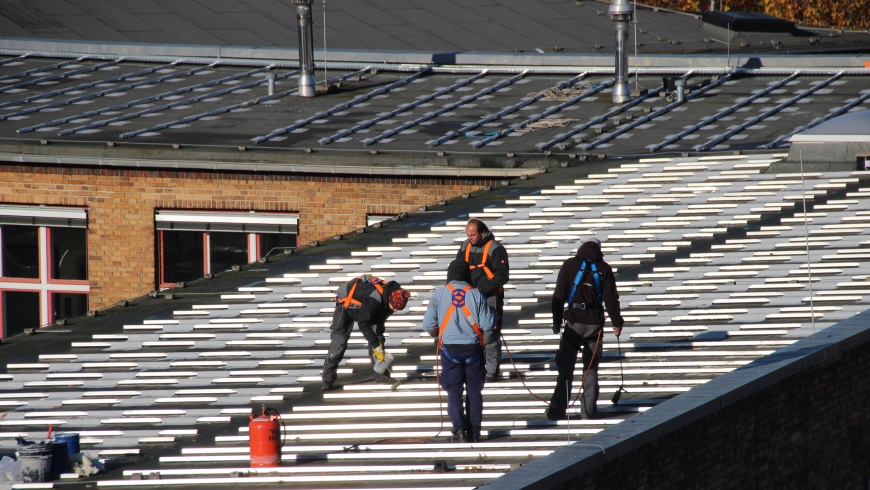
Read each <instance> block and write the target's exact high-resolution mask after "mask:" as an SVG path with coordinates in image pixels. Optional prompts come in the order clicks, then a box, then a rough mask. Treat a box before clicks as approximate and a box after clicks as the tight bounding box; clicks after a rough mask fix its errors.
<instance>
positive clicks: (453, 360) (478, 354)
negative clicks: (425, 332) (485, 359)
mask: <svg viewBox="0 0 870 490" xmlns="http://www.w3.org/2000/svg"><path fill="white" fill-rule="evenodd" d="M441 352H443V353H444V357H446V358H447V360H448V361H450V362H452V363H453V364H471V363H472V362H474V361H475V360H476V359H477V358H478V357H480V352H477V353H475V354H474V355H473V356H471V357H468V358H466V359H464V360H460V359H456V358H455V357H453V356H452V355H450V352H448V351H447V349H445V348H444V347H442V348H441Z"/></svg>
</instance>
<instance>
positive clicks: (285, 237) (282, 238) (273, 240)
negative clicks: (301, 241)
mask: <svg viewBox="0 0 870 490" xmlns="http://www.w3.org/2000/svg"><path fill="white" fill-rule="evenodd" d="M296 237H297V235H296V234H295V233H260V253H259V255H260V257H263V256H265V255H266V254H268V255H269V256H270V257H271V256H272V255H279V254H281V253H283V252H284V249H285V248H288V247H289V248H296V247H297V246H298V242H297V240H296ZM269 252H271V253H269Z"/></svg>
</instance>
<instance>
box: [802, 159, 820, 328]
mask: <svg viewBox="0 0 870 490" xmlns="http://www.w3.org/2000/svg"><path fill="white" fill-rule="evenodd" d="M798 159H799V160H800V162H801V194H802V196H801V197H802V201H803V205H804V241H805V243H806V247H807V282H808V284H809V286H810V321H811V322H812V323H813V333H816V310H815V307H814V305H813V274H812V267H811V266H810V231H809V225H808V224H807V219H808V218H807V190H806V187H804V154H803V150H798Z"/></svg>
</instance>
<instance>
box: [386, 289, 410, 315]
mask: <svg viewBox="0 0 870 490" xmlns="http://www.w3.org/2000/svg"><path fill="white" fill-rule="evenodd" d="M410 297H411V292H410V291H407V290H405V289H401V288H400V289H397V290H395V291H393V293H392V294H390V306H392V307H393V309H394V310H396V311H399V310H404V309H405V305H407V304H408V298H410Z"/></svg>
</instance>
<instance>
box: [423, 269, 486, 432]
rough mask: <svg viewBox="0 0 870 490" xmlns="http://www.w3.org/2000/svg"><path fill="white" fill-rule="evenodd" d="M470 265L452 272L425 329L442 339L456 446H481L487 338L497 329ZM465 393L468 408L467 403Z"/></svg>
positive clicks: (437, 293)
mask: <svg viewBox="0 0 870 490" xmlns="http://www.w3.org/2000/svg"><path fill="white" fill-rule="evenodd" d="M470 280H471V275H470V274H469V271H468V265H467V264H466V263H465V260H464V259H454V260H453V261H452V262H450V265H449V266H448V267H447V285H446V286H444V287H441V288H438V289H436V290H435V292H434V293H432V299H430V300H429V306H428V308H427V309H426V314H425V315H423V329H424V330H426V331H427V332H428V333H429V335H431V336H433V337H438V346H439V348H440V356H441V357H440V365H441V374H440V381H441V387H442V388H444V390H446V391H447V413H448V415H449V416H450V422H451V424H452V426H453V428H452V436H450V440H451V442H479V441H480V428H481V424H482V421H483V395H482V392H483V385H484V383H485V377H484V373H485V372H486V371H485V367H484V364H485V363H484V357H483V344H484V340H483V339H484V335H485V333H486V332H488V331H490V330H492V328H493V327H494V325H495V312H494V311H493V309H492V308H491V307H490V306H489V304H487V300H486V297H485V296H484V295H483V293H481V292H480V291H479V290H477V289H473V288H472V287H471V285H470V284H469V283H468V281H470ZM463 391H464V392H465V397H466V400H467V405H463V403H462V395H463Z"/></svg>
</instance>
